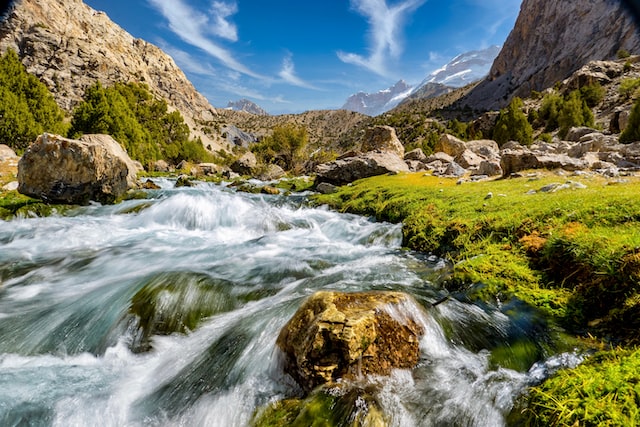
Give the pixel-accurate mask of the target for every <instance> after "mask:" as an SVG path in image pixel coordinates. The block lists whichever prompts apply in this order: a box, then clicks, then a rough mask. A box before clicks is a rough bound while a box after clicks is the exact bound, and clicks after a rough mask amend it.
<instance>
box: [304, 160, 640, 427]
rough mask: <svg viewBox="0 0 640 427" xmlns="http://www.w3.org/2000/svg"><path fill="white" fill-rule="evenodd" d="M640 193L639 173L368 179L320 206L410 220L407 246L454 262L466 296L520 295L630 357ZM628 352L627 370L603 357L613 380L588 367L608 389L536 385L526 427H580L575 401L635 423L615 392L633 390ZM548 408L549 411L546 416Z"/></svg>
mask: <svg viewBox="0 0 640 427" xmlns="http://www.w3.org/2000/svg"><path fill="white" fill-rule="evenodd" d="M639 192H640V180H639V179H638V178H637V177H633V176H629V177H619V178H606V177H602V176H599V175H596V174H593V175H591V174H581V175H577V176H573V175H569V174H568V173H566V172H560V173H559V174H556V173H551V172H539V171H536V172H531V173H523V174H522V175H521V176H520V177H518V178H512V179H501V180H492V181H483V182H475V183H473V182H463V183H460V182H459V181H457V180H455V179H445V178H439V177H434V176H428V175H424V174H422V173H417V174H400V175H395V176H382V177H375V178H369V179H366V180H362V181H358V182H356V183H354V184H353V185H349V186H344V187H341V188H340V189H339V191H338V192H336V193H334V194H330V195H322V196H318V197H317V198H316V201H317V202H318V203H321V204H328V205H329V206H331V207H332V208H334V209H338V210H340V211H343V212H351V213H359V214H364V215H371V216H374V217H376V218H377V219H380V220H387V221H392V222H403V224H404V227H403V244H404V246H406V247H408V248H410V249H414V250H419V251H423V252H429V253H433V254H435V255H438V256H441V257H445V258H447V259H449V260H450V261H451V262H452V264H453V271H452V274H451V276H450V277H449V278H448V280H447V281H446V282H445V286H446V287H447V289H448V290H449V291H450V292H452V293H454V294H455V295H457V297H458V298H465V299H470V300H481V301H484V302H488V303H500V302H504V301H506V300H509V299H510V298H514V297H515V298H518V299H520V300H522V301H524V302H526V303H528V304H530V305H531V306H533V307H536V308H537V309H539V310H541V311H543V312H544V313H546V314H547V315H548V316H549V317H550V318H551V319H553V320H554V321H555V322H556V323H557V324H558V325H561V326H562V327H563V328H565V330H567V331H569V332H570V333H572V334H574V335H576V336H579V337H587V338H591V337H595V338H596V339H598V340H599V341H600V342H602V343H603V345H604V346H605V347H606V346H611V347H617V346H621V347H624V348H628V349H632V348H633V346H635V345H637V344H638V342H639V339H638V334H637V330H638V322H640V321H639V320H638V319H639V318H640V317H639V316H638V314H639V312H640V295H638V290H639V289H640V286H639V285H640V199H639V198H638V194H639ZM620 352H621V355H620V357H618V358H617V359H616V357H613V360H617V361H618V362H619V363H616V362H612V357H608V358H603V359H606V360H607V363H608V365H607V366H608V369H607V371H606V372H607V373H606V374H605V373H604V371H601V370H600V368H601V367H602V366H601V363H599V362H597V360H598V359H597V358H596V359H595V360H596V361H595V362H590V363H589V364H587V365H585V366H584V367H581V368H580V369H581V371H580V375H581V376H586V377H590V378H597V377H599V376H600V377H601V378H602V381H603V382H605V383H607V384H608V385H607V387H606V388H604V389H603V388H600V389H598V388H595V389H594V390H587V389H586V388H585V390H582V391H581V393H580V396H581V397H580V398H578V399H576V398H575V396H574V395H573V394H570V393H569V391H568V390H570V389H571V387H569V388H567V387H564V386H563V384H565V383H566V382H567V380H566V379H564V380H562V381H559V380H557V378H558V377H554V378H552V379H551V380H549V381H548V382H547V383H545V384H543V386H541V387H545V388H544V389H542V388H540V389H536V390H538V391H539V392H536V393H532V394H531V395H530V396H531V397H530V399H531V402H529V407H536V408H537V409H536V411H535V412H534V411H528V412H527V411H525V415H526V414H528V415H526V416H527V417H528V418H527V423H529V424H531V423H535V422H538V423H539V425H543V424H544V423H545V420H549V419H554V420H556V421H555V422H556V423H557V424H556V425H573V423H574V422H575V421H576V420H579V421H580V422H582V420H583V419H584V413H582V417H583V418H579V417H580V416H581V415H580V414H581V412H580V411H577V410H575V408H572V407H571V405H576V406H577V407H583V406H585V405H589V404H590V402H595V401H597V400H601V399H603V398H605V397H606V398H607V401H608V402H609V403H608V406H607V408H609V409H607V410H604V411H600V413H599V415H597V416H596V418H595V420H596V421H597V422H600V421H602V420H608V419H609V420H611V419H614V420H615V419H623V418H624V417H625V416H627V417H630V418H626V419H627V420H628V421H629V422H630V423H631V424H634V423H636V422H638V421H639V420H640V418H639V416H638V415H637V407H636V404H634V407H636V413H630V412H629V402H628V399H627V398H626V397H624V398H623V396H622V394H620V395H618V392H617V390H619V389H622V388H624V389H627V388H628V387H629V386H630V385H629V382H628V381H629V378H628V375H623V374H622V373H621V372H622V371H623V370H625V369H626V368H624V366H628V365H629V364H637V363H638V361H639V360H640V355H638V353H637V352H633V351H631V350H624V351H623V350H621V351H620ZM585 370H586V373H585ZM614 371H616V372H617V371H620V372H619V375H616V374H614V373H613V372H614ZM576 372H578V371H576ZM563 375H564V376H565V377H566V376H569V377H571V376H572V375H573V374H572V373H564V374H563ZM603 375H606V376H604V377H602V376H603ZM634 375H635V374H634ZM635 377H636V380H640V375H635ZM563 387H564V388H563ZM542 390H544V392H542ZM638 395H640V393H639V394H638ZM618 396H620V401H618V400H617V399H618ZM625 399H626V400H625ZM552 402H555V404H551V403H552ZM541 408H545V410H546V411H547V412H550V413H551V415H548V414H547V415H544V416H543V415H542V414H543V412H544V411H542V410H541ZM572 409H573V410H572ZM587 412H588V411H587ZM538 417H539V418H538ZM576 417H578V418H576ZM620 417H623V418H620ZM536 420H537V421H536ZM597 422H595V424H588V425H596V424H597Z"/></svg>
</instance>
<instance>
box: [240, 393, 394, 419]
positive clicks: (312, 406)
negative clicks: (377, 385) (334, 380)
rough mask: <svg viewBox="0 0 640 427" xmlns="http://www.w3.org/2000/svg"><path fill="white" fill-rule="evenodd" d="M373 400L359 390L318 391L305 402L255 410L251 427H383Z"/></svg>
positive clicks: (275, 404) (295, 400)
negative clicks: (345, 391) (343, 391)
mask: <svg viewBox="0 0 640 427" xmlns="http://www.w3.org/2000/svg"><path fill="white" fill-rule="evenodd" d="M387 425H389V424H388V422H387V421H386V419H385V416H384V414H383V413H382V410H381V409H380V408H379V405H378V403H377V402H376V400H375V398H374V397H372V396H371V395H370V394H368V393H367V392H365V391H364V390H360V389H352V390H350V391H349V392H347V393H344V394H343V393H341V392H340V391H338V392H336V390H331V392H330V391H329V390H325V389H318V390H316V391H315V392H314V393H313V394H312V395H311V396H309V397H307V398H306V399H285V400H281V401H278V402H275V403H273V404H271V405H269V406H267V407H265V408H261V409H259V410H258V411H257V412H256V414H255V415H254V417H253V420H252V421H251V426H252V427H289V426H291V427H338V426H340V427H361V426H367V427H386V426H387Z"/></svg>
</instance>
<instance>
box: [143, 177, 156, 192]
mask: <svg viewBox="0 0 640 427" xmlns="http://www.w3.org/2000/svg"><path fill="white" fill-rule="evenodd" d="M142 188H144V189H145V190H159V189H160V186H159V185H158V184H156V183H155V182H153V181H151V180H150V179H147V180H146V181H145V182H144V183H143V184H142Z"/></svg>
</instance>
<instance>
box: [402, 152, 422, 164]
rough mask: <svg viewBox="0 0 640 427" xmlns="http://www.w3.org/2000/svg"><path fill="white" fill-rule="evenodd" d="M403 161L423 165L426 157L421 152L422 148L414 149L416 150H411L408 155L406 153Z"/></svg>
mask: <svg viewBox="0 0 640 427" xmlns="http://www.w3.org/2000/svg"><path fill="white" fill-rule="evenodd" d="M404 159H405V160H414V161H418V162H423V163H425V162H426V160H427V156H426V154H424V151H422V148H416V149H414V150H411V151H409V152H408V153H406V154H405V155H404Z"/></svg>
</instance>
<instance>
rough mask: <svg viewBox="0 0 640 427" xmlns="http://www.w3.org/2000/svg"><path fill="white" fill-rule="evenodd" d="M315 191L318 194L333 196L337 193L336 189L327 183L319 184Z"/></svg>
mask: <svg viewBox="0 0 640 427" xmlns="http://www.w3.org/2000/svg"><path fill="white" fill-rule="evenodd" d="M316 191H317V192H318V193H320V194H333V193H335V192H336V191H338V187H337V186H335V185H333V184H329V183H328V182H321V183H320V184H318V185H317V186H316Z"/></svg>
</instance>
